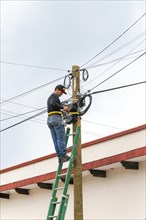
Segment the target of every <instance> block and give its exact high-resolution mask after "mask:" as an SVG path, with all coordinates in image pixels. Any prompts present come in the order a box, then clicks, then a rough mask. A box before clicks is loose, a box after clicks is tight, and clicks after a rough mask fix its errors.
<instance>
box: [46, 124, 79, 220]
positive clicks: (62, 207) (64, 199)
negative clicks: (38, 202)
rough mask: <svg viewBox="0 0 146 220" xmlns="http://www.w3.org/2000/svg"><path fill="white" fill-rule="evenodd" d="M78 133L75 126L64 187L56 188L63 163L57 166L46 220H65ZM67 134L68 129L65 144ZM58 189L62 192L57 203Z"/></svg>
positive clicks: (68, 131)
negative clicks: (57, 208) (56, 210)
mask: <svg viewBox="0 0 146 220" xmlns="http://www.w3.org/2000/svg"><path fill="white" fill-rule="evenodd" d="M80 132H81V127H80V126H77V127H76V132H75V136H74V141H73V146H72V152H71V158H70V161H69V165H68V169H67V173H66V176H65V182H64V187H58V184H59V180H60V177H61V176H62V174H61V171H62V166H63V163H59V164H58V169H57V173H56V179H55V182H54V186H53V190H52V197H51V200H50V206H49V210H48V215H47V219H46V220H53V219H54V218H55V219H56V220H64V218H65V214H66V209H67V205H68V200H69V195H68V194H67V191H68V187H69V181H70V178H71V174H72V168H73V164H74V159H75V155H76V149H77V147H78V140H79V137H80ZM69 133H70V128H67V130H66V144H67V142H68V138H69V136H70V135H69ZM59 189H63V191H62V196H61V200H60V201H59V202H58V201H57V198H56V194H57V190H59ZM57 204H59V210H58V215H54V213H55V209H56V205H57Z"/></svg>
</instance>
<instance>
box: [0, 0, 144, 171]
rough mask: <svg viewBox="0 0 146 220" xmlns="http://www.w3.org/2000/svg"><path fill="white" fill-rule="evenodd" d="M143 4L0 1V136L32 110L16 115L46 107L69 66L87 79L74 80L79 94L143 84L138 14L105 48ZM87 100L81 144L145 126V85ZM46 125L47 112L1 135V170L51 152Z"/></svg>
mask: <svg viewBox="0 0 146 220" xmlns="http://www.w3.org/2000/svg"><path fill="white" fill-rule="evenodd" d="M145 6H146V5H145V1H143V0H139V1H132V0H130V1H119V0H118V1H116V0H115V1H4V0H3V1H1V57H0V61H1V62H0V65H1V74H0V78H1V100H0V102H1V104H0V105H1V130H2V129H4V128H7V127H9V126H11V125H13V124H16V123H18V122H20V121H22V120H23V119H25V118H27V117H30V116H32V115H34V114H35V113H37V111H36V112H32V113H29V114H27V115H24V116H19V115H20V114H23V113H26V112H29V111H34V110H36V109H40V108H43V107H44V108H45V107H46V103H47V98H48V96H49V95H50V94H51V93H52V92H53V91H54V87H55V86H56V85H57V84H63V82H64V77H65V76H66V75H68V74H69V72H68V70H71V69H72V66H73V65H77V66H79V67H80V68H81V69H82V68H86V69H87V70H88V73H89V78H88V80H87V81H85V82H84V81H83V79H82V73H81V75H80V79H81V80H80V86H81V91H80V92H81V93H82V94H84V93H86V92H87V91H88V90H92V88H94V87H95V88H94V89H93V90H92V92H95V91H101V90H104V89H109V88H114V87H118V86H123V85H128V84H132V83H137V82H143V81H145V80H146V77H145V56H144V55H143V56H141V57H140V58H138V57H139V56H140V55H142V54H143V53H144V52H145V19H146V17H145V16H143V17H142V18H141V19H140V20H139V21H138V22H137V23H136V24H135V25H133V27H131V28H130V29H129V30H128V31H127V32H126V33H125V34H123V35H122V36H121V37H120V38H119V39H118V40H116V41H115V42H114V43H113V44H112V45H111V46H109V47H108V48H107V49H105V48H106V47H107V46H108V45H110V44H111V43H112V42H113V41H114V40H115V39H117V38H118V37H119V36H120V35H121V34H122V33H124V32H125V31H126V30H127V29H128V28H129V27H130V26H131V25H132V24H134V22H135V21H137V20H138V19H139V18H140V17H141V16H142V15H144V14H145ZM104 49H105V50H104ZM102 50H104V51H103V52H102V53H100V52H101V51H102ZM98 54H99V55H98ZM92 58H93V59H92ZM118 58H120V59H118ZM136 58H137V60H136V61H134V62H132V61H133V60H134V59H136ZM91 59H92V60H91ZM89 60H91V61H90V62H88V61H89ZM130 62H131V64H129V63H130ZM84 64H85V65H84ZM128 64H129V65H128ZM126 65H128V66H127V67H126V68H124V69H123V70H121V71H119V70H120V69H122V68H123V67H124V66H126ZM116 72H118V73H117V74H115V75H114V76H113V77H111V78H109V79H108V80H106V81H105V82H103V81H104V80H105V79H107V78H108V77H110V76H111V75H113V74H114V73H116ZM59 78H61V79H60V80H58V79H59ZM53 81H54V82H53ZM101 82H103V83H101ZM45 84H47V85H46V86H42V87H41V88H39V89H36V90H34V91H31V90H33V89H34V88H37V87H39V86H41V85H45ZM99 84H100V85H99ZM27 91H31V92H29V93H26V94H24V93H25V92H27ZM67 93H68V95H67V96H65V95H63V96H62V97H61V101H64V100H65V99H68V98H69V97H71V95H72V88H71V87H70V88H69V89H68V90H67ZM16 96H18V97H16ZM92 98H93V101H92V104H91V107H90V108H89V110H88V111H87V113H86V114H85V115H83V116H82V119H81V124H82V138H81V140H82V143H86V142H88V141H91V140H95V139H99V138H101V137H104V136H108V135H110V134H114V133H117V132H120V131H123V130H127V129H130V128H133V127H136V126H140V125H143V124H145V123H146V121H145V113H146V112H145V104H146V103H145V84H140V85H137V86H132V87H128V88H125V89H119V90H114V91H110V92H104V93H99V94H96V95H93V96H92ZM6 100H7V101H6ZM86 104H88V102H86ZM12 116H19V117H13V118H11V117H12ZM46 121H47V113H45V114H43V115H41V116H39V117H36V118H34V119H32V120H29V121H27V122H24V123H22V124H19V125H17V126H14V127H12V128H9V129H7V130H5V131H1V133H0V135H1V148H0V150H1V169H4V168H7V167H11V166H14V165H16V164H20V163H23V162H26V161H29V160H33V159H35V158H39V157H42V156H46V155H48V154H51V153H54V152H55V151H54V146H53V142H52V138H51V135H50V131H49V129H48V127H47V123H46ZM70 127H71V126H70ZM71 145H72V140H69V143H68V146H71Z"/></svg>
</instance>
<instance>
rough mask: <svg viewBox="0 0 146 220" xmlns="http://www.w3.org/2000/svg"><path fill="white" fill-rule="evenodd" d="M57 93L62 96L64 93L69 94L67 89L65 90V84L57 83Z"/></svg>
mask: <svg viewBox="0 0 146 220" xmlns="http://www.w3.org/2000/svg"><path fill="white" fill-rule="evenodd" d="M55 93H57V95H58V96H61V95H62V94H63V93H64V94H67V93H66V91H65V86H63V85H61V84H60V85H57V86H56V87H55Z"/></svg>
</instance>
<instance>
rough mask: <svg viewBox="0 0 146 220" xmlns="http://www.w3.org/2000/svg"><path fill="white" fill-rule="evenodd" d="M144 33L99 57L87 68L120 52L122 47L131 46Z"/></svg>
mask: <svg viewBox="0 0 146 220" xmlns="http://www.w3.org/2000/svg"><path fill="white" fill-rule="evenodd" d="M144 33H146V32H143V33H142V34H140V35H138V36H136V37H135V38H134V39H132V40H130V41H129V42H127V43H125V44H123V45H122V46H120V47H118V48H117V49H116V50H114V51H112V52H110V53H109V54H107V55H105V56H104V57H102V58H101V59H99V60H97V61H96V62H94V63H92V64H90V66H87V67H86V69H90V67H91V68H92V66H93V65H95V64H97V63H99V62H100V61H102V60H104V59H106V58H108V57H110V56H111V55H113V54H115V53H117V52H119V51H120V50H122V49H124V48H125V47H127V46H129V45H130V44H132V43H134V42H135V41H136V40H138V39H139V38H141V37H142V36H143V35H144Z"/></svg>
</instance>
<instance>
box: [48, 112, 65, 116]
mask: <svg viewBox="0 0 146 220" xmlns="http://www.w3.org/2000/svg"><path fill="white" fill-rule="evenodd" d="M50 115H62V112H60V111H53V112H48V116H50Z"/></svg>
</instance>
